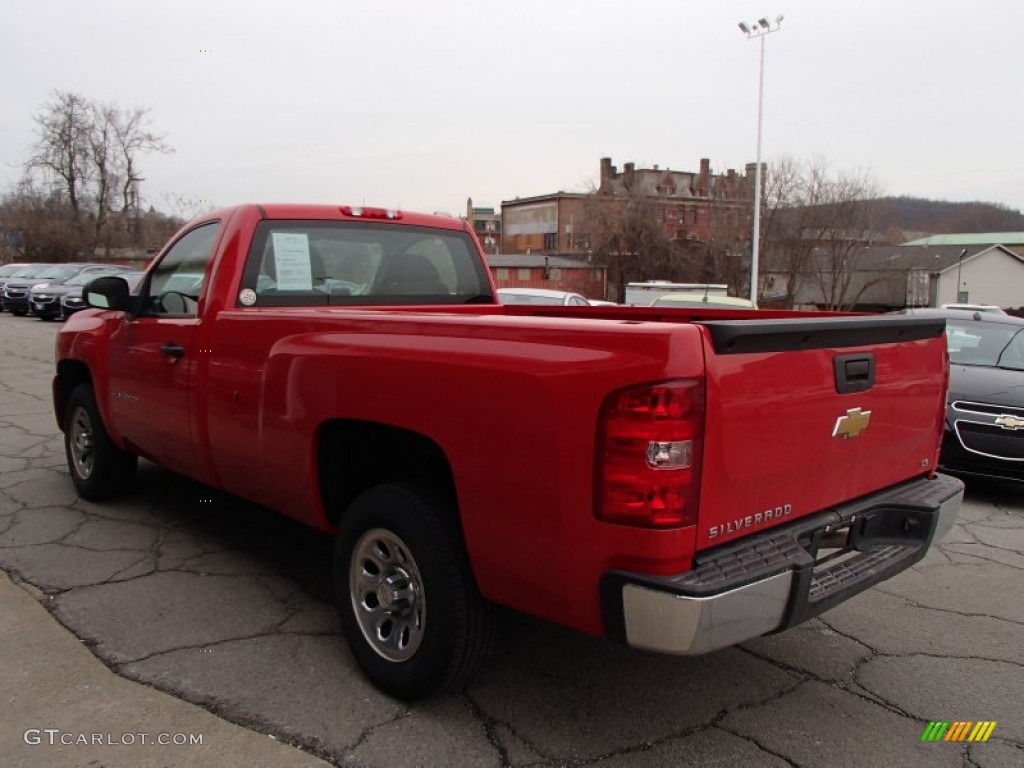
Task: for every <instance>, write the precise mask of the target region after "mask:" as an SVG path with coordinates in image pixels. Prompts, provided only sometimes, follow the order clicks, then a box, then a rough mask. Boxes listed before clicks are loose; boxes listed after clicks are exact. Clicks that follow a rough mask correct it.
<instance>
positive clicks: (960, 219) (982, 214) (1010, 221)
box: [875, 197, 1024, 235]
mask: <svg viewBox="0 0 1024 768" xmlns="http://www.w3.org/2000/svg"><path fill="white" fill-rule="evenodd" d="M875 204H876V205H877V206H878V208H877V211H878V217H879V218H878V220H877V221H878V227H877V228H878V229H882V230H884V229H899V230H902V231H904V232H923V233H926V234H931V235H951V234H955V233H967V232H1024V214H1022V213H1021V212H1020V211H1015V210H1013V209H1012V208H1007V207H1006V206H1003V205H998V204H995V203H977V202H972V203H951V202H948V201H945V200H925V199H923V198H920V197H883V198H879V199H878V200H876V201H875Z"/></svg>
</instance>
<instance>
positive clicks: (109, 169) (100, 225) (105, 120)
mask: <svg viewBox="0 0 1024 768" xmlns="http://www.w3.org/2000/svg"><path fill="white" fill-rule="evenodd" d="M92 115H93V117H92V130H91V131H90V132H89V159H90V160H91V161H92V172H93V178H94V180H95V186H94V190H93V200H94V205H93V213H94V215H93V238H92V240H93V242H92V244H93V246H94V247H95V246H97V245H99V244H101V242H102V240H103V235H104V231H103V230H104V228H105V227H106V225H107V219H108V217H109V215H110V210H111V208H112V204H113V200H112V199H111V198H112V196H113V193H114V190H115V189H116V188H117V185H118V157H117V155H116V154H115V147H114V136H115V129H116V125H117V122H118V119H119V111H118V109H117V107H116V106H114V105H113V104H93V105H92ZM107 245H108V246H109V245H110V241H109V240H108V241H107Z"/></svg>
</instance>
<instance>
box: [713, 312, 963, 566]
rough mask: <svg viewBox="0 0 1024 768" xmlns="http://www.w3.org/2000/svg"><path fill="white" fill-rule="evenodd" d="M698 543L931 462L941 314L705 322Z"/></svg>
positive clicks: (817, 507) (726, 537) (939, 405)
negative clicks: (931, 316)
mask: <svg viewBox="0 0 1024 768" xmlns="http://www.w3.org/2000/svg"><path fill="white" fill-rule="evenodd" d="M702 325H703V328H704V332H705V349H706V370H707V394H706V404H707V414H706V417H707V421H706V430H705V444H704V455H703V469H702V472H701V476H702V481H701V500H700V513H699V521H698V530H697V549H698V550H699V549H703V548H706V547H709V546H717V545H718V544H721V543H724V542H726V541H730V540H732V539H735V538H738V537H740V536H743V535H745V534H750V533H754V532H756V531H759V530H764V529H767V528H770V527H773V526H776V525H780V524H782V523H785V522H790V521H792V520H795V519H797V518H799V517H803V516H805V515H809V514H813V513H815V512H819V511H821V510H823V509H827V508H829V507H830V506H832V505H835V504H840V503H842V502H844V501H848V500H850V499H853V498H856V497H858V496H863V495H864V494H868V493H871V492H873V491H877V490H879V489H881V488H885V487H888V486H890V485H893V484H895V483H899V482H901V481H904V480H907V479H909V478H913V477H919V476H922V475H926V474H928V473H930V472H931V471H932V470H933V469H934V467H935V462H936V458H937V449H938V441H939V437H940V434H941V425H942V414H943V412H944V403H945V390H946V383H947V378H948V362H947V357H946V345H945V339H944V330H945V321H943V320H941V319H939V320H934V319H921V318H906V317H897V316H872V317H841V318H828V319H825V318H822V319H814V320H811V321H807V320H800V319H794V320H764V321H761V322H751V321H750V320H745V321H711V322H705V323H702Z"/></svg>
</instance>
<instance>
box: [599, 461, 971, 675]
mask: <svg viewBox="0 0 1024 768" xmlns="http://www.w3.org/2000/svg"><path fill="white" fill-rule="evenodd" d="M962 500H963V483H962V482H960V481H959V480H957V479H955V478H952V477H949V476H946V475H938V476H937V477H936V478H934V479H932V480H926V479H922V480H915V481H912V482H909V483H905V484H902V485H899V486H896V487H894V488H889V489H886V490H885V491H880V492H878V493H874V494H870V495H869V496H865V497H863V498H861V499H857V500H855V501H852V502H848V503H846V504H843V505H842V506H839V507H835V508H832V509H829V510H826V511H824V512H820V513H817V514H814V515H810V516H808V517H805V518H801V519H800V520H796V521H794V522H793V523H790V524H788V525H785V526H780V527H778V528H775V529H773V530H771V531H765V532H763V533H760V534H755V535H752V536H748V537H745V538H744V539H742V540H740V541H735V542H732V543H730V544H726V545H724V546H722V547H719V548H717V549H713V550H708V551H707V552H702V553H700V554H699V555H698V556H697V557H696V558H695V561H694V568H693V570H691V571H687V572H686V573H681V574H677V575H675V576H654V577H652V576H648V575H644V574H635V573H626V572H621V571H616V572H611V573H608V574H606V575H605V577H604V579H603V580H602V583H601V599H602V605H603V609H604V621H605V629H606V632H607V634H608V635H609V637H611V638H613V639H616V640H619V641H621V642H625V643H626V644H628V645H631V646H633V647H635V648H643V649H646V650H651V651H659V652H662V653H674V654H685V655H696V654H701V653H708V652H710V651H714V650H717V649H719V648H725V647H728V646H730V645H735V644H736V643H740V642H743V641H744V640H749V639H751V638H753V637H758V636H760V635H765V634H770V633H772V632H778V631H781V630H784V629H788V628H789V627H792V626H795V625H796V624H799V623H801V622H803V621H806V620H807V619H810V618H812V617H814V616H817V615H818V614H819V613H821V612H823V611H825V610H828V609H829V608H831V607H833V606H835V605H837V604H838V603H841V602H843V601H844V600H846V599H848V598H850V597H852V596H853V595H855V594H857V593H858V592H861V591H863V590H864V589H867V588H868V587H870V586H872V585H874V584H877V583H879V582H881V581H884V580H885V579H888V578H890V577H891V576H894V575H895V574H897V573H899V572H900V571H903V570H905V569H907V568H909V567H910V566H911V565H913V564H914V563H916V562H917V561H918V560H920V559H921V558H922V557H924V556H925V554H926V553H927V551H928V549H929V547H931V545H932V544H933V543H937V542H938V541H940V540H941V539H942V537H943V536H945V535H946V533H947V532H948V531H949V530H950V528H952V527H953V523H954V522H955V521H956V516H957V513H958V512H959V509H960V503H961V501H962ZM847 528H848V529H849V534H848V536H847V539H846V542H847V543H846V545H845V547H844V549H843V556H842V557H838V558H834V559H830V560H825V559H821V558H820V557H819V556H820V555H821V550H823V549H824V548H825V546H824V545H825V544H826V543H827V542H824V541H823V539H822V537H823V536H826V535H829V534H833V535H834V532H835V531H837V530H840V531H844V530H845V529H847ZM816 560H817V562H816Z"/></svg>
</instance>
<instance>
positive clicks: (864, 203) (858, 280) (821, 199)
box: [764, 158, 883, 309]
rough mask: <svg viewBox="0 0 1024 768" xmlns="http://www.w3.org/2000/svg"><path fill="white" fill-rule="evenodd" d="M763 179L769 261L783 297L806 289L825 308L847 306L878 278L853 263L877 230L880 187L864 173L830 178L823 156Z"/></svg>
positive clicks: (785, 162)
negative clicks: (778, 275) (781, 279)
mask: <svg viewBox="0 0 1024 768" xmlns="http://www.w3.org/2000/svg"><path fill="white" fill-rule="evenodd" d="M767 179H768V180H767V184H766V199H765V209H766V213H765V217H764V221H765V227H764V234H765V251H766V252H767V256H766V263H768V264H770V265H771V267H772V269H773V270H774V271H776V272H780V273H782V274H783V275H784V278H785V281H786V285H785V289H786V295H787V296H788V297H789V299H790V300H791V301H792V300H794V299H795V297H796V296H797V293H798V290H799V289H800V287H801V286H804V287H805V288H808V289H810V290H812V291H813V294H814V298H815V303H818V304H821V305H823V306H824V307H826V308H828V309H847V308H849V307H852V306H853V305H854V304H856V303H857V301H858V300H859V299H860V297H861V296H862V295H863V294H864V292H865V291H866V290H867V289H869V288H870V287H872V286H873V285H875V284H877V283H878V282H879V280H881V279H883V278H882V277H879V276H875V277H870V276H869V275H868V274H867V273H866V272H865V270H863V269H861V266H862V265H861V264H860V263H859V261H858V258H857V257H858V254H859V252H860V251H862V250H863V248H864V246H866V245H870V244H871V243H872V241H873V238H874V236H875V231H876V229H877V223H876V221H875V206H874V201H875V200H876V199H877V198H878V197H879V186H878V183H877V182H876V181H875V179H874V178H873V177H872V175H871V174H870V173H868V172H866V171H854V172H835V173H834V172H832V171H831V170H830V169H829V167H828V163H827V162H826V161H825V160H824V159H822V158H812V159H811V160H808V161H806V162H803V163H800V162H798V161H795V160H793V159H790V158H783V159H782V160H781V161H779V162H778V163H776V164H774V165H773V166H772V169H771V172H770V173H769V174H768V177H767Z"/></svg>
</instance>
